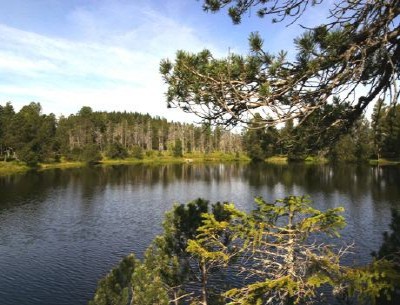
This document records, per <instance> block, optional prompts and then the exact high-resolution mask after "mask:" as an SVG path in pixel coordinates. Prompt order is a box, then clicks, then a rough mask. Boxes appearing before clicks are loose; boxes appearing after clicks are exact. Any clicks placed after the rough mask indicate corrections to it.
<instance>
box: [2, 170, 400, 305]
mask: <svg viewBox="0 0 400 305" xmlns="http://www.w3.org/2000/svg"><path fill="white" fill-rule="evenodd" d="M399 186H400V167H398V166H397V167H395V166H393V167H372V166H356V165H348V164H346V165H342V166H330V165H306V164H289V165H268V164H255V165H254V164H236V163H229V164H169V165H157V166H155V165H154V166H149V165H135V166H122V165H121V166H107V167H101V166H99V167H91V168H81V169H69V170H57V169H56V170H47V171H42V172H28V173H26V174H20V175H12V176H6V177H0V275H1V276H0V304H1V305H21V304H24V305H83V304H86V303H87V301H88V300H89V299H91V297H92V296H93V293H94V290H95V288H96V284H97V281H98V280H99V279H100V278H101V277H102V276H104V275H105V274H106V273H107V272H108V271H109V270H110V269H111V268H112V267H113V266H115V265H116V264H117V263H118V261H119V260H121V259H122V257H123V256H125V255H127V254H129V253H131V252H134V253H135V254H136V255H137V257H142V255H143V252H144V250H145V249H146V247H147V246H148V245H149V243H150V242H151V241H152V239H153V238H154V237H155V236H156V235H157V234H160V233H161V223H162V220H163V215H164V213H165V212H166V211H168V210H169V209H170V208H171V207H172V205H173V203H174V202H179V203H185V202H188V201H190V200H192V199H195V198H198V197H202V198H206V199H208V200H210V201H211V202H216V201H230V202H235V203H236V205H237V206H238V207H239V208H240V209H243V210H246V211H250V210H252V209H253V208H254V207H255V204H254V197H256V196H263V197H264V198H265V199H267V200H270V201H272V200H274V199H278V198H282V197H284V196H286V195H303V194H307V195H310V196H311V198H312V200H313V205H314V206H315V207H316V208H318V209H322V210H325V209H328V208H333V207H338V206H343V207H344V208H345V209H346V211H345V214H344V215H345V217H346V220H347V222H348V226H347V227H346V229H344V230H343V231H342V237H343V239H342V242H346V243H354V244H355V247H354V249H353V252H354V256H352V257H351V258H349V259H350V260H352V263H353V262H354V263H357V264H358V263H365V262H368V261H370V260H371V256H370V253H371V252H372V251H374V250H378V249H379V246H380V244H381V242H382V233H383V232H384V231H385V230H388V227H389V223H390V219H391V208H396V209H400V187H399Z"/></svg>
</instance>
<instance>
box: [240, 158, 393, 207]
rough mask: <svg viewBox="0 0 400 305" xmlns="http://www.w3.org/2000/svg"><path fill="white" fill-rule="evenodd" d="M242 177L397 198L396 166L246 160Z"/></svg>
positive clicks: (256, 182)
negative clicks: (248, 162)
mask: <svg viewBox="0 0 400 305" xmlns="http://www.w3.org/2000/svg"><path fill="white" fill-rule="evenodd" d="M243 177H244V178H245V179H246V180H247V181H248V182H249V184H250V185H251V186H253V187H255V188H256V189H260V190H261V189H262V188H265V187H269V188H274V187H275V186H276V185H277V184H278V183H280V184H282V185H283V186H284V187H285V189H287V190H291V189H296V187H297V188H299V187H300V188H301V189H302V190H303V192H304V193H305V194H313V193H316V192H322V193H325V194H331V193H334V192H339V193H345V194H347V195H348V196H349V198H350V199H357V200H359V199H360V198H362V197H363V196H365V195H366V194H367V193H371V194H372V196H373V198H374V199H376V200H378V199H379V200H389V201H393V200H398V198H400V189H399V188H398V187H397V185H398V181H400V168H399V167H372V166H366V165H357V164H336V165H330V164H327V165H310V164H303V163H289V164H279V165H275V164H264V163H259V164H250V165H248V166H245V167H244V170H243Z"/></svg>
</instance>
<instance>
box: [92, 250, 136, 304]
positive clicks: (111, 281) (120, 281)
mask: <svg viewBox="0 0 400 305" xmlns="http://www.w3.org/2000/svg"><path fill="white" fill-rule="evenodd" d="M136 265H137V261H136V260H135V257H134V255H133V254H130V255H128V256H126V257H124V259H123V260H122V261H121V262H120V263H119V264H118V266H117V267H116V268H114V269H113V270H111V272H110V273H109V274H107V275H106V276H105V277H104V278H103V279H101V280H100V281H99V283H98V284H97V288H96V292H95V294H94V297H93V300H91V301H89V305H128V304H130V302H129V300H130V298H131V297H132V293H131V278H132V274H133V272H134V270H135V269H136Z"/></svg>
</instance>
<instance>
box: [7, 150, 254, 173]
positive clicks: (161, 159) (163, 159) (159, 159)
mask: <svg viewBox="0 0 400 305" xmlns="http://www.w3.org/2000/svg"><path fill="white" fill-rule="evenodd" d="M249 161H250V159H249V158H248V157H247V156H245V155H242V154H241V155H239V156H235V155H232V154H223V153H210V154H194V153H192V154H185V155H184V156H183V157H173V156H169V155H161V156H155V155H153V156H144V157H143V158H141V159H137V158H126V159H103V160H101V161H100V162H98V163H97V165H100V166H108V165H134V164H169V163H170V164H174V163H175V164H184V163H205V162H207V163H208V162H249ZM84 166H87V164H86V163H85V162H78V161H61V162H54V163H40V164H38V166H37V167H29V166H27V165H26V164H25V163H23V162H18V161H11V162H4V161H0V176H7V175H13V174H18V173H24V172H27V171H30V170H37V171H43V170H49V169H67V168H79V167H84Z"/></svg>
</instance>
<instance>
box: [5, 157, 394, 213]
mask: <svg viewBox="0 0 400 305" xmlns="http://www.w3.org/2000/svg"><path fill="white" fill-rule="evenodd" d="M228 180H241V181H242V182H243V183H245V184H249V185H250V186H252V187H254V188H255V189H256V190H257V191H260V192H261V191H262V189H265V188H269V189H271V190H273V189H274V188H276V187H277V186H278V185H280V186H283V188H284V190H285V191H286V192H290V191H291V190H296V189H301V191H302V192H303V193H304V194H314V193H324V194H326V195H329V194H333V193H336V192H339V193H344V194H347V196H348V197H349V198H350V199H354V200H360V199H362V197H363V196H365V195H366V194H371V196H372V198H373V199H374V201H382V200H385V201H389V202H395V201H396V200H398V198H400V189H399V188H398V181H400V168H399V167H393V166H390V167H389V166H388V167H372V166H360V165H355V164H338V165H308V164H302V163H293V164H292V163H289V164H281V165H274V164H265V163H258V164H240V163H225V164H218V163H210V164H195V163H194V164H193V163H191V164H161V165H144V164H141V165H115V166H97V167H86V168H79V169H69V170H59V169H56V170H48V171H44V172H28V173H26V174H23V175H15V176H9V177H1V178H0V189H1V190H5V191H2V194H1V198H0V208H1V207H6V205H7V206H9V205H12V204H13V200H14V201H15V197H16V196H15V194H18V196H17V197H18V198H19V199H21V198H30V199H31V198H33V197H38V198H45V197H46V194H47V193H48V190H49V188H51V189H54V188H66V187H69V188H71V190H72V191H73V192H74V193H76V194H80V195H81V196H82V197H83V198H91V197H93V196H94V195H95V194H96V195H98V194H101V193H102V192H104V191H105V190H106V189H107V188H110V187H111V188H116V187H118V188H120V189H121V190H125V189H128V188H130V189H131V188H137V187H141V186H146V187H148V188H150V189H151V188H152V187H154V186H156V185H159V184H161V185H162V186H163V187H167V186H168V185H170V184H173V183H176V182H187V183H193V182H196V181H199V182H202V183H206V184H211V183H221V182H224V181H228Z"/></svg>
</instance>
